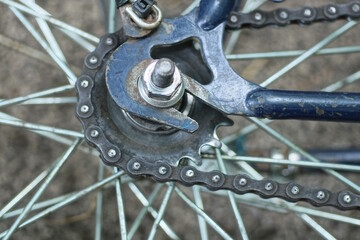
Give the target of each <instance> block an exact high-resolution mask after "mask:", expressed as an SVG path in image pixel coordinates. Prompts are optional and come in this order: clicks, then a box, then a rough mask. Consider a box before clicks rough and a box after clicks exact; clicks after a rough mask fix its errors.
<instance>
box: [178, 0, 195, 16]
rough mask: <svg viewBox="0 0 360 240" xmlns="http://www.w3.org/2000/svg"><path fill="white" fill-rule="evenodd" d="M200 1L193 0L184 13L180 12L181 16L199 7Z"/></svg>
mask: <svg viewBox="0 0 360 240" xmlns="http://www.w3.org/2000/svg"><path fill="white" fill-rule="evenodd" d="M199 3H200V0H194V1H193V2H192V3H191V4H190V5H189V6H188V7H187V8H186V9H185V10H184V11H182V13H181V15H186V14H188V13H189V12H191V11H192V10H193V9H194V8H196V7H197V6H199Z"/></svg>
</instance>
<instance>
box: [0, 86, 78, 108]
mask: <svg viewBox="0 0 360 240" xmlns="http://www.w3.org/2000/svg"><path fill="white" fill-rule="evenodd" d="M72 89H74V85H65V86H61V87H56V88H51V89H47V90H44V91H40V92H36V93H31V94H28V95H26V96H21V97H16V98H12V99H6V100H3V101H0V108H2V107H7V106H11V105H15V104H19V103H22V102H25V101H28V100H30V99H34V98H38V97H44V96H48V95H52V94H56V93H61V92H66V91H69V90H72Z"/></svg>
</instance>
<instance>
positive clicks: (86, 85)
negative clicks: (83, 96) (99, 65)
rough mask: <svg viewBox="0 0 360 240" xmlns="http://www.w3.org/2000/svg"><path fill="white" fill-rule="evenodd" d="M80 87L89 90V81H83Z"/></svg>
mask: <svg viewBox="0 0 360 240" xmlns="http://www.w3.org/2000/svg"><path fill="white" fill-rule="evenodd" d="M80 86H81V87H83V88H87V87H88V86H89V81H88V80H82V81H81V83H80Z"/></svg>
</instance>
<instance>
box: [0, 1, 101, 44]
mask: <svg viewBox="0 0 360 240" xmlns="http://www.w3.org/2000/svg"><path fill="white" fill-rule="evenodd" d="M0 2H2V3H4V4H6V5H8V6H11V7H14V8H16V9H19V10H20V11H22V12H25V13H27V14H30V15H32V16H34V17H38V18H41V19H44V20H46V21H48V22H49V23H51V24H53V25H55V26H57V27H60V28H62V29H65V30H67V31H70V32H72V33H75V34H77V35H79V36H81V37H83V38H85V39H88V40H90V41H92V42H94V43H98V42H99V38H98V37H96V36H94V35H91V34H89V33H87V32H84V31H83V30H81V29H78V28H76V27H74V26H71V25H69V24H67V23H64V22H62V21H60V20H58V19H56V18H54V17H52V16H51V15H50V14H40V13H38V12H36V11H33V10H31V9H30V8H28V7H26V6H24V5H22V4H19V3H16V2H14V1H12V0H0Z"/></svg>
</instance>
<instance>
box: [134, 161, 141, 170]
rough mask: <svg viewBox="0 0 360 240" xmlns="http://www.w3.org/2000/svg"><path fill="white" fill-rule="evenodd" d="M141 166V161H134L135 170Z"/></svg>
mask: <svg viewBox="0 0 360 240" xmlns="http://www.w3.org/2000/svg"><path fill="white" fill-rule="evenodd" d="M140 168H141V164H140V163H139V162H134V163H133V169H134V170H139V169H140Z"/></svg>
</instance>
